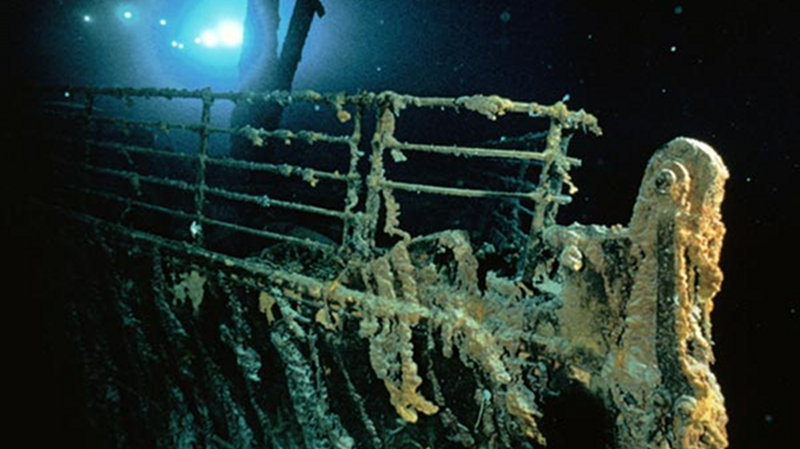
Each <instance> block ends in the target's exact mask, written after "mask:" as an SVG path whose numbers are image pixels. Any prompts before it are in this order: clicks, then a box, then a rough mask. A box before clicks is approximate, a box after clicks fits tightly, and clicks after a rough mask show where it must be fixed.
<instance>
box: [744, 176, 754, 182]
mask: <svg viewBox="0 0 800 449" xmlns="http://www.w3.org/2000/svg"><path fill="white" fill-rule="evenodd" d="M744 180H745V181H747V182H750V181H752V180H753V178H751V177H749V176H748V177H746V178H744Z"/></svg>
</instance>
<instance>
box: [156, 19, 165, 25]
mask: <svg viewBox="0 0 800 449" xmlns="http://www.w3.org/2000/svg"><path fill="white" fill-rule="evenodd" d="M158 24H159V25H161V26H162V27H165V26H167V19H161V20H159V21H158Z"/></svg>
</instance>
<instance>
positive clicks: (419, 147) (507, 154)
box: [386, 142, 581, 167]
mask: <svg viewBox="0 0 800 449" xmlns="http://www.w3.org/2000/svg"><path fill="white" fill-rule="evenodd" d="M386 147H387V148H390V149H397V150H400V151H423V152H428V153H440V154H452V155H456V156H474V157H490V158H491V157H494V158H500V159H519V160H528V161H533V162H539V163H544V162H546V161H547V159H548V157H549V156H548V154H547V153H540V152H535V151H518V150H500V149H494V148H478V147H458V146H452V145H431V144H422V143H403V142H392V143H389V144H388V145H387V146H386ZM564 161H565V162H567V163H568V164H570V165H573V166H576V167H579V166H580V165H581V160H580V159H577V158H574V157H564Z"/></svg>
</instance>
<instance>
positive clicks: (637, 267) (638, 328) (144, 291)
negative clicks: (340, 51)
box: [32, 88, 728, 449]
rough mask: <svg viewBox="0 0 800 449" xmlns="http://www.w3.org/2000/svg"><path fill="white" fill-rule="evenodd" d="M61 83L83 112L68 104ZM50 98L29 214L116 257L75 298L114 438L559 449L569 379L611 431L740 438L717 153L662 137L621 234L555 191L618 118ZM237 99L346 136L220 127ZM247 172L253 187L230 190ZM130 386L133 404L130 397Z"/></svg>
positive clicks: (192, 97) (435, 107)
mask: <svg viewBox="0 0 800 449" xmlns="http://www.w3.org/2000/svg"><path fill="white" fill-rule="evenodd" d="M63 92H67V93H68V94H69V98H70V104H69V106H68V107H64V105H58V104H56V103H54V102H53V101H52V97H53V96H54V95H61V94H62V93H63ZM38 95H39V100H40V102H41V104H42V107H41V110H40V112H41V113H42V114H46V115H47V116H48V117H49V119H48V120H51V122H50V123H52V127H51V129H50V130H48V131H52V132H48V133H43V135H41V136H35V138H36V139H38V141H39V142H41V143H42V145H44V148H49V149H50V150H52V151H50V154H49V156H51V158H50V159H49V160H50V161H51V163H52V167H53V168H54V173H56V175H55V176H56V181H55V182H54V183H53V189H52V191H49V192H48V193H47V195H46V196H45V197H44V198H42V199H41V201H40V202H38V203H37V204H39V205H40V206H43V205H45V204H46V205H47V207H42V208H41V209H42V210H47V211H49V212H48V214H50V213H54V214H55V215H57V216H59V217H62V218H63V217H68V218H69V220H68V222H69V223H70V226H64V227H63V228H64V229H63V230H62V232H64V233H65V235H69V233H70V232H74V229H73V228H75V229H80V232H81V235H82V236H84V237H85V238H84V240H80V239H79V240H78V241H76V240H75V239H74V238H72V239H68V238H66V237H65V238H66V239H67V240H69V244H65V245H64V246H66V247H67V250H68V251H70V252H71V254H88V256H84V257H83V258H80V257H76V260H83V261H84V263H83V264H81V263H77V264H76V266H75V267H74V268H72V269H73V270H76V272H78V273H82V272H83V273H84V274H86V275H88V272H89V271H90V270H92V269H94V268H92V267H95V266H96V265H95V263H94V262H90V261H91V260H93V259H97V260H101V261H103V262H102V264H101V265H102V266H103V270H104V272H103V274H102V275H101V276H93V279H92V280H91V281H89V287H86V288H89V290H91V294H89V298H90V299H87V300H86V301H87V303H85V304H81V303H77V304H73V305H70V306H69V307H67V309H68V310H69V311H71V313H72V315H70V316H71V317H72V322H73V324H72V325H73V331H74V335H76V337H75V341H76V343H75V347H76V348H77V349H76V350H75V351H76V354H77V355H78V357H79V358H82V359H83V360H84V361H85V363H84V364H83V365H84V366H83V367H84V369H85V375H86V377H87V379H94V380H93V381H90V382H89V383H90V384H91V385H92V386H91V387H89V388H87V391H89V392H90V393H91V392H93V391H94V392H95V395H94V396H92V397H90V398H89V401H90V403H91V404H93V405H92V407H94V408H93V409H92V410H94V411H95V412H96V413H99V410H105V411H106V415H107V421H108V422H106V423H105V424H101V425H100V427H103V426H106V427H108V428H110V429H112V431H109V434H110V435H113V437H109V438H112V439H115V440H116V441H117V442H119V441H121V440H120V439H122V440H125V439H127V440H125V441H129V442H130V441H131V439H134V440H135V439H136V438H139V439H141V441H144V442H147V443H148V444H150V445H151V446H163V447H193V445H199V446H202V447H210V446H215V447H306V448H318V447H319V448H323V447H326V448H327V447H336V448H350V447H374V448H381V447H386V448H393V447H465V448H472V447H475V448H505V447H545V446H547V444H548V440H552V439H554V438H555V439H556V440H557V439H558V435H557V433H558V432H560V431H563V430H559V429H558V428H556V427H553V425H552V424H548V419H549V418H550V417H549V416H548V406H547V404H548V401H551V400H552V398H557V397H558V396H559V395H560V394H562V393H565V392H576V391H577V392H579V393H580V395H579V396H580V397H581V398H590V400H592V401H596V402H597V403H599V404H600V408H601V409H602V417H603V422H602V423H600V424H601V426H603V427H604V429H603V432H602V433H603V440H602V443H601V444H602V445H604V446H605V447H612V448H620V449H628V448H630V449H633V448H637V449H638V448H654V449H655V448H658V449H667V448H672V449H678V448H682V449H688V448H717V449H721V448H724V447H727V437H726V431H725V425H726V422H727V417H726V413H725V408H724V401H723V397H722V394H721V392H720V388H719V385H718V384H717V381H716V379H715V377H714V374H713V373H712V371H711V368H710V367H711V364H712V363H713V351H712V336H711V319H710V315H711V311H712V308H713V298H714V296H715V295H716V293H717V292H718V291H719V289H720V286H721V282H722V274H721V272H720V269H719V266H718V260H719V256H720V249H721V243H722V238H723V235H724V226H723V224H722V221H721V215H720V204H721V201H722V198H723V194H724V189H723V188H724V182H725V180H726V178H727V177H728V173H727V170H726V168H725V165H724V164H723V162H722V160H721V159H720V157H719V156H718V155H717V153H715V152H714V150H713V149H711V148H710V147H709V146H708V145H706V144H704V143H702V142H699V141H696V140H693V139H689V138H676V139H674V140H673V141H671V142H669V143H667V144H666V145H665V146H664V147H663V148H661V149H659V150H658V151H657V152H656V153H655V154H654V155H653V157H652V158H651V160H650V163H649V165H648V167H647V169H646V171H645V174H644V177H643V180H642V184H641V188H640V192H639V196H638V198H637V200H636V204H635V207H634V210H633V214H632V218H631V220H630V222H629V223H628V225H627V226H614V227H610V228H609V227H605V226H597V225H582V224H572V225H563V224H559V223H558V222H557V220H556V218H557V212H558V208H559V207H560V206H562V205H565V204H568V203H569V202H570V201H571V195H572V194H574V193H575V191H577V187H576V185H575V183H574V182H573V179H572V177H571V176H570V170H571V169H572V168H574V167H578V166H580V164H581V161H580V159H578V158H575V157H572V156H569V155H568V154H567V149H568V146H569V143H570V139H571V136H572V133H574V132H581V131H582V132H586V133H592V134H600V128H599V126H598V124H597V120H596V118H595V117H593V116H592V115H591V114H588V113H586V112H585V111H582V110H580V111H572V110H570V109H568V108H567V106H566V105H565V104H564V103H561V102H559V103H555V104H553V105H541V104H538V103H530V102H518V101H512V100H509V99H505V98H501V97H498V96H484V95H475V96H465V97H458V98H437V97H416V96H410V95H401V94H397V93H394V92H383V93H360V94H357V95H345V94H320V93H316V92H311V91H302V92H272V93H267V94H261V93H215V92H212V91H210V90H202V91H181V90H164V89H94V88H71V89H64V88H62V89H53V90H47V91H42V92H38ZM148 101H154V102H156V103H157V104H163V105H164V108H169V104H170V101H194V102H196V103H197V113H198V117H199V122H193V121H189V122H181V121H177V120H170V119H169V117H167V118H163V117H162V118H152V117H146V116H144V115H146V114H143V116H136V114H134V113H132V112H131V111H132V110H133V111H135V108H136V103H137V102H145V103H146V102H148ZM230 101H238V102H241V101H247V102H261V101H264V102H276V103H279V104H280V105H282V106H284V107H286V108H287V113H288V114H290V115H291V113H292V112H291V108H292V107H298V108H301V109H300V111H301V112H302V111H306V110H305V109H302V108H312V109H311V110H313V111H317V112H319V111H320V109H326V110H328V109H329V110H330V111H331V112H330V113H325V118H324V120H328V122H325V123H327V125H326V126H325V127H326V128H327V129H333V130H336V132H330V131H328V130H325V129H322V126H320V129H306V128H303V127H295V128H294V129H290V127H286V128H281V129H275V130H264V129H260V128H259V127H258V126H257V124H252V125H251V126H245V127H241V128H237V129H230V128H226V127H224V126H218V125H216V124H215V122H214V119H213V113H212V112H213V111H212V107H214V106H215V104H218V103H220V102H230ZM115 102H118V103H119V104H120V105H121V106H115V104H116V103H115ZM101 103H102V104H101ZM323 112H324V111H323ZM304 113H305V112H304ZM407 114H408V115H411V119H409V121H412V122H414V121H415V120H416V122H414V123H430V122H431V121H433V120H435V119H430V120H427V121H426V120H423V121H422V122H420V121H419V120H421V119H420V118H419V117H420V116H421V117H425V114H431V115H434V114H450V115H453V114H455V115H456V117H465V120H466V118H468V119H469V120H475V119H488V120H489V121H491V122H497V123H496V126H498V127H499V126H502V125H503V123H505V122H504V120H506V119H509V120H511V117H512V116H513V117H517V118H521V119H525V120H529V121H530V123H531V124H530V125H525V127H526V130H534V131H532V132H528V133H525V134H522V135H519V136H515V137H507V136H500V137H497V138H493V139H488V140H484V141H483V142H482V143H479V144H474V145H473V144H461V143H459V144H458V145H456V144H454V143H448V142H440V141H436V142H420V141H418V140H412V141H409V140H407V139H406V138H405V137H404V134H403V133H404V131H407V129H404V128H403V124H404V121H403V120H404V118H405V117H406V115H407ZM414 114H418V115H414ZM331 119H332V120H331ZM324 120H323V119H321V121H322V122H324ZM470 123H471V122H470ZM515 123H516V122H515ZM526 123H527V122H526ZM542 124H543V126H542ZM536 126H538V127H539V128H540V129H539V130H538V131H536V130H535V128H536ZM142 131H144V132H142ZM170 133H185V134H186V136H193V137H191V138H190V137H184V138H181V139H177V140H170V138H169V137H166V138H167V140H168V141H170V142H171V143H172V144H173V145H174V146H173V147H170V146H169V145H162V144H160V143H159V142H158V141H157V139H154V137H153V136H162V137H161V138H164V136H169V135H170ZM232 134H235V135H237V136H243V137H246V138H247V139H249V140H250V141H251V142H252V143H253V145H254V146H256V147H259V148H260V147H263V148H269V149H270V151H273V156H274V157H273V158H272V159H273V162H269V163H263V162H259V163H256V162H248V161H243V160H235V159H231V158H228V157H226V156H225V155H224V154H222V155H220V154H214V136H218V135H222V136H226V135H232ZM137 135H143V136H144V137H143V138H137V137H136V136H137ZM406 135H410V136H415V135H413V133H412V134H406ZM32 137H34V136H32ZM443 137H445V139H444V140H446V137H447V136H443ZM137 139H138V140H137ZM176 142H178V143H176ZM186 142H193V143H194V144H196V146H193V147H188V146H185V144H186ZM470 164H476V166H475V167H471V166H470ZM165 167H166V168H168V169H166V168H165ZM243 172H247V173H250V174H252V173H258V174H259V176H260V177H255V178H253V177H252V176H249V177H248V178H247V179H256V182H255V183H254V184H253V185H237V182H236V180H237V179H240V178H239V175H238V174H240V173H243ZM458 201H464V203H457V202H458ZM455 204H464V205H463V206H456V205H455ZM87 230H88V232H87ZM81 270H84V271H81ZM84 287H85V286H84ZM110 316H113V317H114V320H111V321H112V322H113V323H117V322H119V323H121V324H119V326H120V327H119V328H118V329H116V330H114V331H109V332H104V331H103V330H102V328H100V327H98V326H97V324H98V323H101V322H108V321H109V317H110ZM110 326H113V324H111V325H110ZM90 341H91V342H94V343H92V344H88V343H87V342H90ZM112 342H114V343H113V344H112ZM115 344H116V345H121V347H122V348H123V349H122V350H121V352H122V354H123V355H122V356H120V354H119V353H118V351H113V350H111V349H110V348H111V346H114V345H115ZM123 359H124V360H123ZM122 365H124V366H128V367H129V371H125V370H121V368H120V366H122ZM93 382H94V383H97V382H99V384H98V385H94V383H93ZM100 384H102V385H100ZM132 384H135V385H138V388H137V393H136V394H132V393H129V392H128V391H129V389H130V388H128V390H126V389H124V388H123V386H128V387H129V386H130V385H132ZM109 391H116V392H117V393H116V395H111V396H109V394H110V393H109ZM90 396H91V394H90ZM109 397H111V398H112V399H109ZM137 397H138V399H137ZM142 397H145V398H146V399H142ZM114 398H115V399H114ZM109 401H110V402H109ZM151 402H153V403H158V404H159V406H158V407H153V406H148V405H147V404H150V403H151ZM574 406H575V407H582V405H581V403H576V404H575V405H574ZM109 410H110V412H109ZM130 410H133V411H130ZM115 413H116V414H117V415H119V416H118V417H116V418H115V416H116V415H115ZM123 417H125V418H124V419H123ZM137 422H140V423H149V424H147V426H145V427H146V429H145V431H144V432H143V433H140V434H137V435H138V436H131V434H130V432H131V429H127V428H126V427H125V426H128V425H131V424H130V423H137ZM154 423H159V424H154ZM550 423H552V421H550ZM134 426H135V425H134ZM579 427H580V426H579V425H578V424H576V427H573V428H572V429H573V430H571V431H573V432H574V431H576V429H578V428H579ZM103 428H105V427H103ZM548 428H549V430H548ZM136 441H138V440H136ZM597 447H603V446H600V445H598V446H597Z"/></svg>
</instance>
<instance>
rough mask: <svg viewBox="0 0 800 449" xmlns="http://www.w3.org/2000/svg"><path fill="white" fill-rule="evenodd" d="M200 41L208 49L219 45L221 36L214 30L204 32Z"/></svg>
mask: <svg viewBox="0 0 800 449" xmlns="http://www.w3.org/2000/svg"><path fill="white" fill-rule="evenodd" d="M200 39H201V40H202V42H203V45H205V46H206V47H216V46H217V44H219V36H217V33H215V32H214V31H212V30H205V31H203V34H201V35H200Z"/></svg>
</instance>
